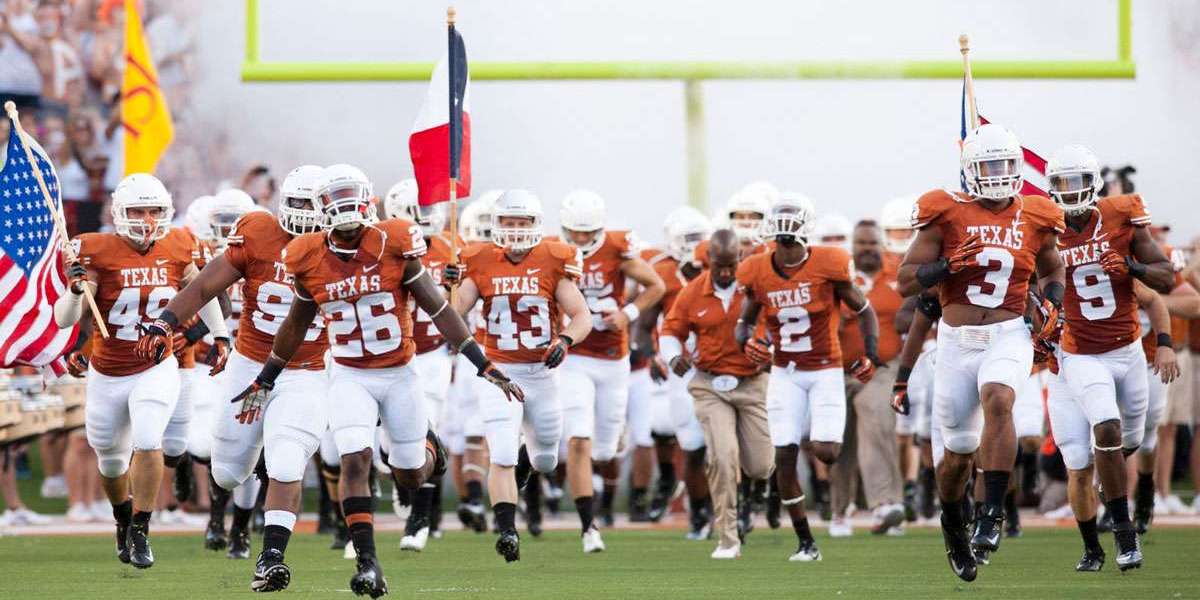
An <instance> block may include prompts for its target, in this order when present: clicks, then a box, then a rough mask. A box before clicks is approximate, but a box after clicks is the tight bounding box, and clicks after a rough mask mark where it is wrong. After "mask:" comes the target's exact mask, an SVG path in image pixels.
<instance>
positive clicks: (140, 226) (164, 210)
mask: <svg viewBox="0 0 1200 600" xmlns="http://www.w3.org/2000/svg"><path fill="white" fill-rule="evenodd" d="M130 209H135V210H136V212H137V213H138V214H134V215H130V214H129V212H130ZM112 213H113V227H114V228H115V229H116V231H117V233H118V234H119V235H122V236H124V237H126V238H129V239H130V240H133V241H135V242H138V243H140V244H142V245H149V244H150V243H151V242H153V241H156V240H161V239H162V238H163V237H165V236H166V235H167V231H168V230H169V229H170V228H171V218H172V217H173V216H174V215H175V209H174V207H171V206H163V205H162V204H123V205H121V206H115V205H114V206H113V209H112Z"/></svg>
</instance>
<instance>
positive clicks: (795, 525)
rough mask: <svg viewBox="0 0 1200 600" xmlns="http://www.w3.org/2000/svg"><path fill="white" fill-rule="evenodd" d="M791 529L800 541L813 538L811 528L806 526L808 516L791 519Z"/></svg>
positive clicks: (809, 540)
mask: <svg viewBox="0 0 1200 600" xmlns="http://www.w3.org/2000/svg"><path fill="white" fill-rule="evenodd" d="M792 529H793V530H795V532H796V537H797V538H799V540H800V541H801V542H811V541H812V539H813V536H812V530H810V529H809V528H808V518H807V517H805V518H803V519H792Z"/></svg>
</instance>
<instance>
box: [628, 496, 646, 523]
mask: <svg viewBox="0 0 1200 600" xmlns="http://www.w3.org/2000/svg"><path fill="white" fill-rule="evenodd" d="M629 522H630V523H649V522H650V508H649V506H647V505H646V499H645V497H643V498H641V499H638V500H630V502H629Z"/></svg>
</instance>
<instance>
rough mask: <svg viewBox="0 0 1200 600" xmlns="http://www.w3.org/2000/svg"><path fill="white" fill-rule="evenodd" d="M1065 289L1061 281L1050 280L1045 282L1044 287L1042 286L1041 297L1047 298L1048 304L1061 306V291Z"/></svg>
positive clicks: (1055, 306)
mask: <svg viewBox="0 0 1200 600" xmlns="http://www.w3.org/2000/svg"><path fill="white" fill-rule="evenodd" d="M1065 291H1066V287H1064V286H1063V284H1062V282H1059V281H1051V282H1050V283H1047V284H1046V287H1044V288H1042V297H1043V298H1045V299H1046V300H1049V301H1050V304H1053V305H1054V308H1062V299H1063V292H1065Z"/></svg>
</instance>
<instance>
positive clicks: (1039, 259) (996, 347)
mask: <svg viewBox="0 0 1200 600" xmlns="http://www.w3.org/2000/svg"><path fill="white" fill-rule="evenodd" d="M961 162H962V170H963V174H964V175H963V180H964V183H965V185H966V188H967V193H960V192H949V191H946V190H935V191H932V192H928V193H926V194H925V195H923V196H921V198H920V199H919V200H918V201H917V210H916V211H915V213H914V217H915V218H914V219H913V224H914V226H915V227H916V228H917V229H918V233H917V238H916V240H914V241H913V245H912V247H911V248H909V250H908V254H907V255H905V257H904V263H903V264H902V265H901V267H900V271H899V276H898V280H899V290H900V292H901V293H902V294H904V295H906V296H912V295H916V294H917V293H919V292H920V291H921V290H924V289H928V288H932V287H934V286H935V285H939V284H940V296H941V298H940V303H941V305H942V310H943V312H942V321H941V325H940V326H939V327H938V341H937V351H938V356H937V360H936V369H937V386H936V389H935V398H934V399H935V406H934V411H936V412H937V413H938V414H939V422H940V423H941V427H942V433H943V436H942V437H943V440H942V441H943V443H944V444H945V446H946V453H945V456H944V458H943V460H942V464H941V467H940V472H939V476H938V488H939V495H940V497H941V503H942V533H943V537H944V539H945V542H946V550H947V557H948V559H949V561H950V567H951V569H952V570H953V571H954V573H955V574H956V575H957V576H958V577H960V578H962V579H963V580H966V581H972V580H974V579H975V576H976V573H977V571H976V561H975V557H974V555H973V552H994V551H995V550H996V549H997V548H998V547H999V544H1000V536H1001V533H1002V526H1003V520H1004V512H1003V511H1004V496H1005V494H1006V493H1007V491H1008V482H1009V477H1010V475H1011V473H1012V468H1013V464H1014V462H1015V460H1016V453H1017V440H1016V433H1015V429H1014V426H1013V417H1012V406H1013V402H1014V400H1015V396H1016V391H1017V390H1019V389H1020V386H1021V385H1023V384H1024V383H1025V382H1026V381H1027V380H1028V379H1029V373H1030V369H1031V368H1032V366H1033V348H1032V346H1031V345H1030V342H1031V337H1030V332H1029V328H1028V327H1027V326H1026V325H1025V321H1024V318H1023V315H1024V314H1025V308H1026V302H1027V299H1028V295H1029V294H1028V291H1029V280H1030V278H1031V277H1032V275H1033V274H1034V271H1035V270H1036V271H1037V277H1038V282H1039V284H1040V285H1041V288H1042V289H1041V292H1042V303H1041V306H1040V307H1039V310H1040V315H1041V318H1040V319H1039V321H1040V322H1039V323H1038V324H1037V325H1036V326H1035V329H1036V330H1037V335H1038V337H1039V338H1046V339H1053V338H1055V337H1056V336H1057V334H1058V331H1059V327H1060V324H1059V323H1058V311H1059V310H1060V307H1061V305H1062V296H1063V290H1064V287H1063V264H1062V260H1061V259H1060V258H1059V256H1058V252H1057V251H1056V250H1055V247H1054V246H1055V240H1056V239H1057V236H1058V233H1059V232H1061V231H1062V230H1063V216H1062V209H1060V208H1058V207H1057V206H1055V205H1054V203H1053V202H1051V201H1050V200H1049V199H1048V198H1045V197H1042V196H1025V195H1022V194H1021V182H1022V177H1021V168H1022V164H1023V154H1022V149H1021V144H1020V142H1018V141H1017V138H1016V136H1015V135H1013V134H1012V133H1011V132H1009V131H1008V130H1007V129H1004V128H1003V127H1001V126H999V125H994V124H988V125H983V126H980V127H978V128H976V129H974V130H972V131H971V132H969V133H968V134H967V136H966V138H965V139H964V140H963V145H962V161H961ZM981 420H982V423H980V421H981ZM981 428H982V440H983V445H982V446H981V445H980V439H981V433H980V432H981ZM976 450H979V456H978V460H977V464H978V466H979V468H981V469H982V470H983V477H982V480H983V485H984V491H985V493H984V505H983V508H982V509H981V511H980V514H979V517H978V518H977V519H976V521H975V533H974V535H973V536H971V535H968V532H967V531H966V522H967V516H966V515H965V514H963V510H964V505H963V501H962V500H963V494H964V491H965V489H966V483H967V478H968V477H969V476H970V473H971V464H972V460H973V455H974V454H975V451H976Z"/></svg>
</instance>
